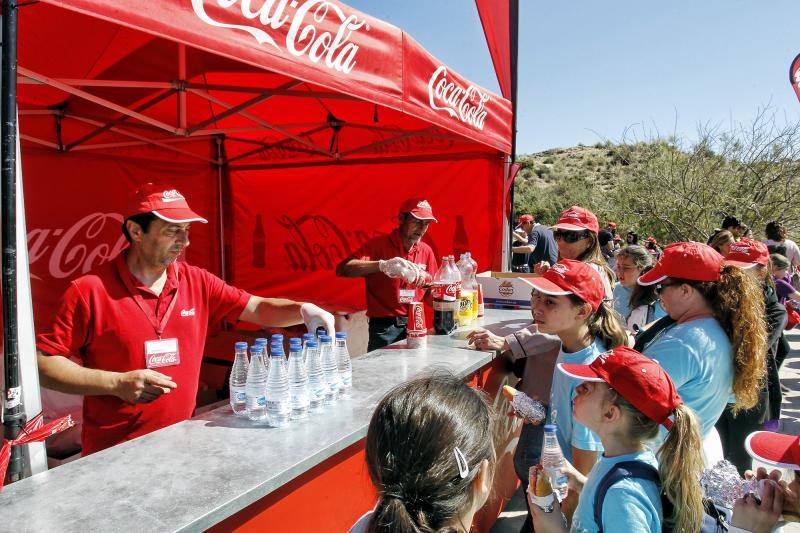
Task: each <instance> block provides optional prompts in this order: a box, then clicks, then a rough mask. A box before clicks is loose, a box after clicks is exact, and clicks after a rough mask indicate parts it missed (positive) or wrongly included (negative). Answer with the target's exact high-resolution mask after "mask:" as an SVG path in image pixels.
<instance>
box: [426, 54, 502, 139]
mask: <svg viewBox="0 0 800 533" xmlns="http://www.w3.org/2000/svg"><path fill="white" fill-rule="evenodd" d="M428 99H429V103H430V106H431V108H432V109H434V110H436V111H445V112H446V113H447V114H448V115H450V116H451V117H453V118H455V119H457V120H460V121H461V122H463V123H464V124H467V125H469V126H472V127H474V128H477V129H479V130H483V124H484V122H486V114H487V110H486V103H487V102H488V101H489V94H488V93H485V92H483V91H481V90H480V89H479V88H478V87H475V86H474V85H470V86H469V87H466V88H465V87H462V86H461V85H459V84H458V82H456V81H454V80H452V79H448V77H447V67H445V66H444V65H442V66H440V67H439V68H437V69H436V71H434V73H433V75H432V76H431V79H430V80H429V81H428Z"/></svg>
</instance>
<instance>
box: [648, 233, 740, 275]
mask: <svg viewBox="0 0 800 533" xmlns="http://www.w3.org/2000/svg"><path fill="white" fill-rule="evenodd" d="M723 262H724V258H723V257H722V256H721V255H720V254H719V252H717V251H716V250H715V249H713V248H712V247H710V246H708V245H707V244H702V243H699V242H693V241H691V242H675V243H672V244H669V245H667V247H666V248H664V250H663V251H662V253H661V258H660V259H659V260H658V263H657V264H656V266H655V267H653V268H652V269H651V270H649V271H647V273H645V274H644V275H643V276H642V277H640V278H639V280H638V283H639V285H655V284H656V283H660V282H662V281H664V280H665V279H666V278H679V279H690V280H694V281H719V273H720V270H721V269H722V264H723Z"/></svg>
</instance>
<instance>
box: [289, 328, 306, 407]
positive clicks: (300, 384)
mask: <svg viewBox="0 0 800 533" xmlns="http://www.w3.org/2000/svg"><path fill="white" fill-rule="evenodd" d="M297 341H298V342H296V343H290V344H289V392H290V394H291V398H292V414H291V417H292V419H299V418H306V417H307V416H308V404H309V398H308V373H307V372H306V366H305V365H304V364H303V351H302V350H303V348H302V344H301V343H300V339H297Z"/></svg>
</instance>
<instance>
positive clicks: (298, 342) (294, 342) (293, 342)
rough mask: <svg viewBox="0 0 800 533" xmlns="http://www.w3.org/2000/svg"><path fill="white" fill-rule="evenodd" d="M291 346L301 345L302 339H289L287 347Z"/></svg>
mask: <svg viewBox="0 0 800 533" xmlns="http://www.w3.org/2000/svg"><path fill="white" fill-rule="evenodd" d="M292 344H303V339H301V338H300V337H292V338H291V339H289V346H291V345H292Z"/></svg>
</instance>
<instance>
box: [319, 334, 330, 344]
mask: <svg viewBox="0 0 800 533" xmlns="http://www.w3.org/2000/svg"><path fill="white" fill-rule="evenodd" d="M319 342H331V336H330V335H320V336H319Z"/></svg>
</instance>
